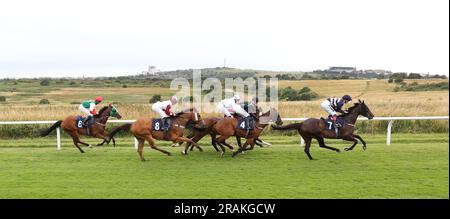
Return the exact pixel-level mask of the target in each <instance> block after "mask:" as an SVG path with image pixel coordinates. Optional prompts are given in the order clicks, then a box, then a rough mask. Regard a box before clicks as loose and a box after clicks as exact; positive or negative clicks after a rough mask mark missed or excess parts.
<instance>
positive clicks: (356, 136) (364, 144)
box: [353, 134, 367, 150]
mask: <svg viewBox="0 0 450 219" xmlns="http://www.w3.org/2000/svg"><path fill="white" fill-rule="evenodd" d="M353 137H355V138H357V139H359V140H360V141H361V143H362V144H363V146H362V148H363V150H366V148H367V146H366V142H365V141H364V140H363V139H362V138H361V136H359V135H355V134H354V135H353Z"/></svg>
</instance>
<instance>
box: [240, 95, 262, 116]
mask: <svg viewBox="0 0 450 219" xmlns="http://www.w3.org/2000/svg"><path fill="white" fill-rule="evenodd" d="M258 102H259V99H258V97H253V98H252V101H251V102H248V101H245V102H243V103H241V107H242V108H243V109H244V110H245V111H246V112H248V113H250V114H251V113H253V114H254V115H256V114H257V113H259V115H258V116H260V115H261V114H262V109H261V107H259V106H258Z"/></svg>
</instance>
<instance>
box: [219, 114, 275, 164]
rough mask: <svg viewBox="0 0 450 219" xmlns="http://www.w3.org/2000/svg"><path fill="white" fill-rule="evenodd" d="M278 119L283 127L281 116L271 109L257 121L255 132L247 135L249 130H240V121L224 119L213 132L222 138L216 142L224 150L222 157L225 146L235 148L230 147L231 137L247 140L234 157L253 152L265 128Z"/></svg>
mask: <svg viewBox="0 0 450 219" xmlns="http://www.w3.org/2000/svg"><path fill="white" fill-rule="evenodd" d="M272 117H276V120H275V122H276V124H278V125H281V124H283V121H282V120H281V117H280V114H279V113H278V111H277V110H276V109H274V108H272V109H270V111H267V112H266V113H264V114H262V115H261V116H260V117H259V118H256V120H255V127H254V130H251V131H250V132H249V133H248V135H247V130H243V129H238V128H237V127H238V119H237V118H223V119H221V120H219V121H217V123H216V124H215V125H214V126H213V128H212V130H211V132H212V133H215V134H216V135H220V137H218V138H216V139H215V142H216V143H217V144H218V145H219V146H220V148H221V149H222V153H221V155H223V154H224V153H225V148H224V147H223V146H224V145H225V146H227V147H229V148H233V147H232V146H231V145H229V144H228V143H227V142H226V140H227V139H228V138H229V137H231V136H236V137H237V138H246V139H247V140H246V142H245V143H244V145H243V146H242V147H240V148H239V149H238V150H237V151H235V152H233V155H232V157H234V156H236V155H237V154H238V153H241V152H243V151H246V150H252V149H253V147H254V146H255V143H256V141H255V140H256V139H257V138H258V137H259V135H260V134H261V133H262V131H263V130H264V128H265V127H266V126H267V125H268V124H269V122H273V120H274V119H273V118H272ZM248 145H250V148H248V149H247V146H248Z"/></svg>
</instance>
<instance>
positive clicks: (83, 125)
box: [75, 116, 92, 128]
mask: <svg viewBox="0 0 450 219" xmlns="http://www.w3.org/2000/svg"><path fill="white" fill-rule="evenodd" d="M86 119H87V116H77V117H76V120H75V121H76V126H77V127H78V128H88V127H89V126H90V125H91V124H92V119H90V120H89V121H87V123H85V122H84V121H85V120H86Z"/></svg>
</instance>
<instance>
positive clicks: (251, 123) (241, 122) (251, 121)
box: [236, 116, 255, 131]
mask: <svg viewBox="0 0 450 219" xmlns="http://www.w3.org/2000/svg"><path fill="white" fill-rule="evenodd" d="M237 119H238V124H237V127H236V128H238V129H242V130H247V131H248V130H253V129H255V118H253V117H252V116H249V117H246V118H243V117H238V118H237Z"/></svg>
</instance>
